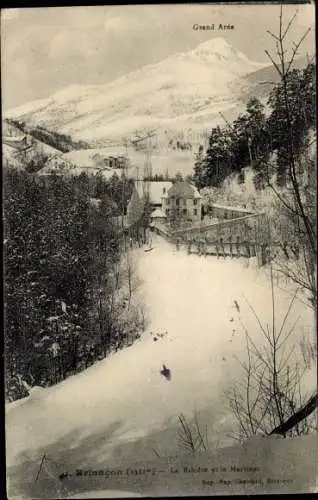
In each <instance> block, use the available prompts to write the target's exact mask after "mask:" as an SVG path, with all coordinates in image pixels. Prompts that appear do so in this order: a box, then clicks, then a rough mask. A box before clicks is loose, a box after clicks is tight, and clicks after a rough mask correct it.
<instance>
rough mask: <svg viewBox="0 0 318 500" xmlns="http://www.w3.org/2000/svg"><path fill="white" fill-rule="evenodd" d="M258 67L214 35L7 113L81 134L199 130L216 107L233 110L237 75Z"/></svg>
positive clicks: (215, 112) (98, 135)
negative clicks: (150, 62) (120, 74)
mask: <svg viewBox="0 0 318 500" xmlns="http://www.w3.org/2000/svg"><path fill="white" fill-rule="evenodd" d="M263 66H264V65H263V64H260V63H255V62H252V61H249V60H248V59H247V58H246V57H245V56H244V55H243V54H242V53H240V52H239V51H237V50H236V49H235V48H233V47H231V46H230V45H229V44H228V43H227V42H226V41H225V40H224V39H223V38H215V39H212V40H209V41H207V42H204V43H202V44H201V45H199V46H198V47H197V48H196V49H194V50H192V51H190V52H186V53H178V54H175V55H173V56H171V57H169V58H167V59H165V60H164V61H162V62H160V63H157V64H153V65H148V66H144V67H142V68H141V69H139V70H137V71H134V72H132V73H129V74H127V75H125V76H123V77H121V78H119V79H117V80H115V81H113V82H110V83H107V84H106V85H100V86H82V85H72V86H71V87H68V88H67V89H64V90H61V91H59V92H57V93H56V94H55V95H53V96H52V97H50V98H48V99H46V100H45V99H44V100H41V101H36V102H32V103H28V104H26V105H23V106H21V107H19V108H16V109H14V110H12V111H11V112H8V116H10V117H15V118H21V119H23V120H26V121H28V122H30V123H32V124H40V125H42V126H44V127H48V128H49V129H55V130H59V131H61V132H64V133H70V134H71V135H73V136H77V137H82V138H85V139H92V138H101V137H105V136H106V137H123V136H130V135H131V133H132V132H133V131H134V130H135V129H136V128H144V127H152V126H154V127H156V128H161V129H170V128H171V129H173V130H175V129H178V127H182V128H184V126H185V125H188V126H193V127H199V128H200V127H201V129H202V127H204V126H207V125H208V126H209V127H210V126H211V123H213V120H215V119H216V117H217V116H218V113H219V112H220V111H222V112H225V113H226V114H227V115H228V116H229V114H231V113H232V114H233V116H235V114H237V97H238V94H239V91H240V88H241V83H240V82H241V78H242V77H243V76H244V75H247V74H249V73H251V72H255V71H256V70H258V69H260V68H262V67H263Z"/></svg>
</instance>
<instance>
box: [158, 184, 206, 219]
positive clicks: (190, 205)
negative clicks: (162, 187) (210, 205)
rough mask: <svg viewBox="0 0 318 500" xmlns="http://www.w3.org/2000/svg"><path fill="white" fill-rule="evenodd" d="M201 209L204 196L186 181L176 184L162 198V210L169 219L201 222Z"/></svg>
mask: <svg viewBox="0 0 318 500" xmlns="http://www.w3.org/2000/svg"><path fill="white" fill-rule="evenodd" d="M201 208H202V196H201V195H200V193H199V191H198V190H197V188H196V187H195V186H193V185H192V184H189V183H188V182H185V181H177V182H175V183H174V184H173V185H172V186H171V187H170V188H169V189H168V190H167V191H166V192H165V193H164V194H163V196H162V209H163V211H164V213H165V215H166V216H167V218H171V217H173V216H176V217H182V218H183V219H185V220H189V221H200V220H201Z"/></svg>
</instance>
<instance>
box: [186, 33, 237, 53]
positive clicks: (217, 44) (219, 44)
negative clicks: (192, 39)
mask: <svg viewBox="0 0 318 500" xmlns="http://www.w3.org/2000/svg"><path fill="white" fill-rule="evenodd" d="M233 50H234V49H233V47H232V46H231V45H230V44H229V43H228V42H227V40H225V38H222V37H217V38H211V39H210V40H207V41H206V42H203V43H200V45H198V47H197V48H196V49H195V51H199V52H218V53H222V52H223V51H226V52H228V51H233Z"/></svg>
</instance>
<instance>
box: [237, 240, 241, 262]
mask: <svg viewBox="0 0 318 500" xmlns="http://www.w3.org/2000/svg"><path fill="white" fill-rule="evenodd" d="M236 255H237V256H238V257H241V250H240V237H239V236H237V237H236Z"/></svg>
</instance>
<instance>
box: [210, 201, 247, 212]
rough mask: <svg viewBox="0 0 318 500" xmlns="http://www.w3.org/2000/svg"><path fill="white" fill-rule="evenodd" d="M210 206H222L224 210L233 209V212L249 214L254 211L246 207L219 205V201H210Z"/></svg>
mask: <svg viewBox="0 0 318 500" xmlns="http://www.w3.org/2000/svg"><path fill="white" fill-rule="evenodd" d="M209 206H210V207H214V208H221V209H222V210H231V211H233V212H243V213H247V214H251V213H253V210H248V209H247V208H244V207H230V206H229V205H219V204H218V203H210V204H209Z"/></svg>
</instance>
